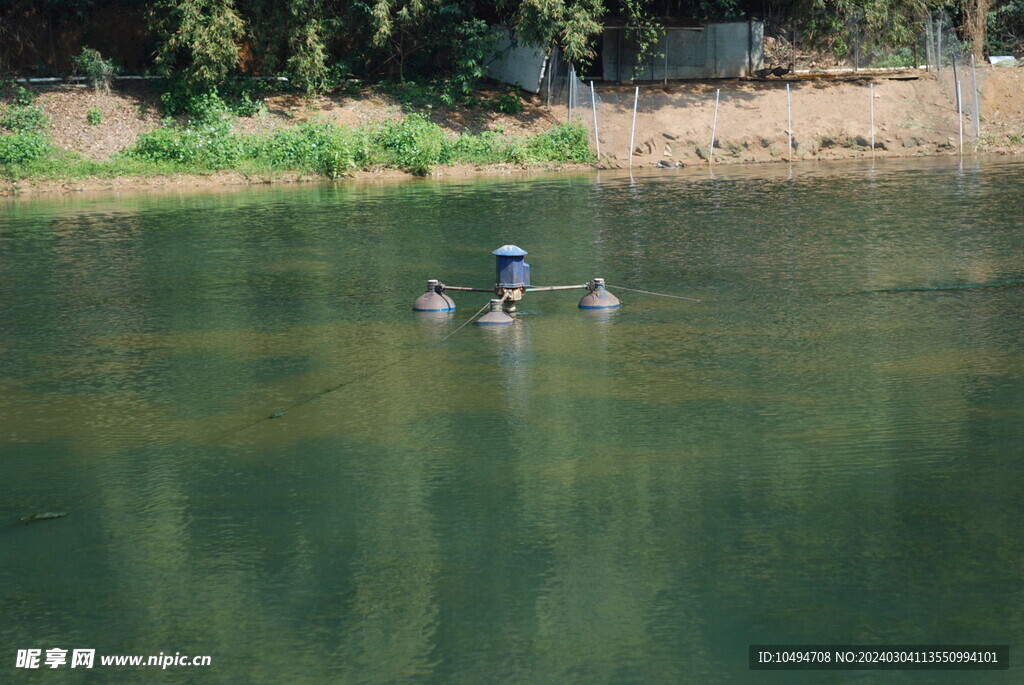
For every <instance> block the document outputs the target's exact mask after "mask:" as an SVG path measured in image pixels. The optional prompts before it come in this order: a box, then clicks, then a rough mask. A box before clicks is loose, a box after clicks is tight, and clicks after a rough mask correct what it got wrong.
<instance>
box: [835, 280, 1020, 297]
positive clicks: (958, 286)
mask: <svg viewBox="0 0 1024 685" xmlns="http://www.w3.org/2000/svg"><path fill="white" fill-rule="evenodd" d="M1021 286H1024V278H1004V279H1001V280H998V281H988V282H986V283H947V284H944V285H919V286H907V287H903V288H877V289H873V290H857V291H855V292H847V293H835V294H836V295H873V294H882V293H927V292H934V291H943V290H982V289H986V288H1019V287H1021Z"/></svg>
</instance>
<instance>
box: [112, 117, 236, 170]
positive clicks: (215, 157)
mask: <svg viewBox="0 0 1024 685" xmlns="http://www.w3.org/2000/svg"><path fill="white" fill-rule="evenodd" d="M126 154H127V155H128V156H130V157H136V158H139V159H146V160H150V161H153V162H179V163H187V164H195V165H198V166H200V167H203V168H211V169H223V168H226V167H230V166H231V165H232V164H235V163H236V162H238V161H239V160H241V159H242V158H243V157H244V156H245V148H244V145H243V141H242V140H241V139H240V138H239V137H238V136H236V135H234V133H233V132H232V127H231V122H229V121H225V120H223V119H216V120H212V121H209V120H208V121H200V122H198V123H195V122H194V123H191V124H189V125H188V126H180V125H178V124H176V123H175V122H173V121H165V122H164V125H163V126H161V127H160V128H158V129H155V130H153V131H150V132H149V133H142V134H140V135H139V137H138V139H137V140H136V142H135V145H134V146H132V147H131V148H130V149H129V150H127V151H126Z"/></svg>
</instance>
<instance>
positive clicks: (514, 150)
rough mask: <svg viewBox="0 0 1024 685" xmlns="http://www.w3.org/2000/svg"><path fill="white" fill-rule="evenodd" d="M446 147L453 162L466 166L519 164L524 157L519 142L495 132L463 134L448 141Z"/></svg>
mask: <svg viewBox="0 0 1024 685" xmlns="http://www.w3.org/2000/svg"><path fill="white" fill-rule="evenodd" d="M448 147H449V150H450V155H449V156H450V157H451V159H452V160H453V161H459V162H466V163H468V164H500V163H503V162H504V163H520V162H522V161H523V157H524V155H523V152H524V148H523V145H522V143H521V141H519V140H518V139H516V138H509V137H506V136H503V135H502V134H501V133H499V132H497V131H484V132H483V133H476V134H473V133H463V134H462V135H461V136H459V137H458V138H456V139H455V140H453V141H450V142H449V143H448Z"/></svg>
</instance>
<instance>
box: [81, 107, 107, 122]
mask: <svg viewBox="0 0 1024 685" xmlns="http://www.w3.org/2000/svg"><path fill="white" fill-rule="evenodd" d="M85 120H86V121H87V122H88V123H89V125H90V126H95V125H97V124H99V123H101V122H102V121H103V110H101V109H100V108H99V107H90V108H89V111H88V112H86V113H85Z"/></svg>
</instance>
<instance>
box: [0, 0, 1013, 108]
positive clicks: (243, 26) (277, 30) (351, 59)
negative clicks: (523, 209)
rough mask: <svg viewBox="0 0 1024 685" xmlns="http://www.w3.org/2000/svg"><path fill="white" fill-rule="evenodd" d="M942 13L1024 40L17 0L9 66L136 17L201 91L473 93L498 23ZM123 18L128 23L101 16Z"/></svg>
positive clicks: (330, 0) (600, 13)
mask: <svg viewBox="0 0 1024 685" xmlns="http://www.w3.org/2000/svg"><path fill="white" fill-rule="evenodd" d="M935 9H943V10H945V11H947V12H949V13H950V14H951V15H952V16H953V17H954V22H955V25H956V26H957V27H958V30H959V31H960V33H961V37H963V38H965V39H968V40H969V42H971V43H972V44H973V47H974V49H975V50H976V51H977V50H978V49H979V48H980V46H982V45H984V44H985V31H986V29H987V30H988V32H989V34H990V35H991V36H992V39H991V40H990V41H989V49H992V50H997V51H1002V52H1011V51H1013V50H1018V51H1019V50H1020V49H1021V47H1022V45H1024V4H1022V0H493V1H492V2H480V1H478V0H4V1H3V2H0V67H4V66H8V69H12V70H13V69H14V68H17V69H20V70H22V71H32V70H34V71H36V73H39V72H40V71H45V72H48V73H67V71H68V70H70V68H71V67H72V64H71V58H72V57H73V56H75V55H78V54H79V53H80V52H81V51H82V48H83V47H84V46H85V45H86V44H89V45H101V44H105V43H102V38H103V36H102V31H103V30H107V31H108V32H109V31H110V30H113V27H114V26H118V27H123V26H130V25H131V24H132V23H134V24H136V25H138V26H139V31H138V39H137V42H138V44H139V45H140V46H148V47H146V50H145V51H146V52H149V51H150V50H151V51H152V52H151V57H150V58H149V59H148V61H147V60H143V64H142V67H143V68H145V67H150V68H153V69H155V70H156V71H159V72H161V73H164V74H167V75H169V76H172V77H175V78H176V79H178V80H180V81H181V82H183V83H184V84H186V85H187V90H188V91H189V92H191V93H200V92H205V91H206V90H208V89H209V88H211V87H214V86H220V87H221V92H222V93H224V92H226V89H225V88H224V86H225V85H226V84H227V83H228V82H229V81H230V80H231V79H232V78H233V77H234V76H236V75H238V74H240V73H241V74H250V75H252V74H259V75H266V76H269V75H277V74H282V75H287V76H289V77H290V79H291V80H292V82H293V83H295V84H296V85H298V87H299V88H301V89H302V90H304V91H305V92H307V93H318V92H323V91H326V90H329V89H330V88H332V87H334V86H335V85H336V84H337V83H338V81H339V77H340V76H341V75H345V74H348V73H351V74H353V75H355V76H358V77H361V78H364V79H391V80H395V81H399V82H401V81H404V80H407V79H413V80H416V81H418V82H420V83H423V82H426V81H432V80H438V81H446V82H448V83H449V85H450V87H449V91H451V92H464V91H465V90H466V89H467V88H471V87H472V84H473V83H474V82H475V80H476V79H479V78H480V76H481V75H482V74H483V70H484V61H485V59H486V57H487V55H486V54H485V53H486V52H487V51H488V46H489V45H491V44H493V40H494V33H493V28H494V27H497V26H503V27H505V28H507V29H509V30H511V32H512V35H513V37H514V39H515V40H517V41H518V42H519V43H521V44H534V45H541V46H548V45H551V44H552V43H554V44H556V45H557V46H558V47H559V48H560V49H561V51H562V54H563V56H564V57H565V59H567V60H569V61H571V62H574V63H576V64H578V65H586V64H588V63H590V62H592V61H593V60H594V59H595V57H596V53H597V48H598V45H599V40H600V33H601V30H602V27H603V26H604V25H605V23H606V22H609V21H614V23H615V25H618V26H623V25H624V26H625V27H626V28H627V30H628V31H629V32H630V34H631V37H632V38H634V39H635V40H636V42H637V43H638V44H639V45H640V46H641V48H642V49H644V48H646V49H648V50H650V49H657V47H656V46H657V45H658V44H660V38H661V33H662V30H663V27H664V26H666V25H670V24H671V23H674V22H678V21H689V22H696V21H702V22H706V21H735V20H744V19H747V18H765V19H767V20H769V21H772V22H780V21H781V24H779V25H781V26H785V27H786V28H787V29H792V30H793V31H794V32H795V33H797V34H798V35H799V36H800V43H801V45H802V46H803V47H814V48H827V49H830V50H832V51H833V52H836V53H839V54H841V55H842V54H846V53H848V52H849V51H850V49H851V39H863V38H869V39H870V40H871V41H873V42H874V43H876V44H885V45H889V46H892V47H905V46H910V45H911V44H912V43H913V42H914V41H915V40H916V39H917V37H918V36H919V33H920V30H921V21H922V18H923V17H924V16H925V14H926V13H928V12H930V11H932V10H935ZM116 15H121V16H120V18H119V22H120V23H117V24H102V21H101V18H102V17H108V18H109V17H111V16H116ZM97 22H99V23H97ZM104 27H106V28H105V29H104ZM147 29H148V33H147ZM90 31H92V32H93V33H91V34H90V33H89V32H90ZM96 32H100V33H99V34H97V33H96ZM128 33H131V31H128ZM62 41H63V42H65V43H67V45H63V46H62V45H61V42H62ZM75 41H78V42H77V43H76V42H75ZM104 50H105V53H109V54H108V55H107V57H108V58H109V56H110V55H114V54H122V56H123V51H121V52H120V53H118V52H117V51H111V50H108V49H107V48H104ZM62 60H63V62H62ZM14 63H18V64H20V65H21V66H19V67H14V68H12V67H11V66H9V65H12V64H14ZM62 68H63V71H61V69H62ZM80 68H81V67H80Z"/></svg>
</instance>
